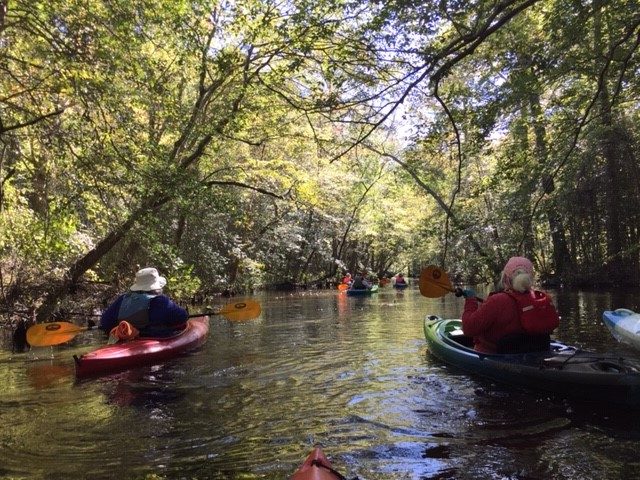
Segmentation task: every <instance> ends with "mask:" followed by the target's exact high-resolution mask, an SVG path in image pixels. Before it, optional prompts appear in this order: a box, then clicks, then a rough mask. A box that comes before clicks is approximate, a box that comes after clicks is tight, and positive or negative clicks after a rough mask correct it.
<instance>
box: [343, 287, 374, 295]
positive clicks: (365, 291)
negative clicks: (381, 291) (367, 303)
mask: <svg viewBox="0 0 640 480" xmlns="http://www.w3.org/2000/svg"><path fill="white" fill-rule="evenodd" d="M372 293H378V285H374V286H373V287H371V288H350V289H349V290H347V295H349V296H351V297H354V296H359V295H371V294H372Z"/></svg>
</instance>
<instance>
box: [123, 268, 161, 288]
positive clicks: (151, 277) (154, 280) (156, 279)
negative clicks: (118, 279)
mask: <svg viewBox="0 0 640 480" xmlns="http://www.w3.org/2000/svg"><path fill="white" fill-rule="evenodd" d="M166 284H167V279H166V278H164V277H161V276H160V274H159V273H158V270H156V269H155V268H143V269H142V270H139V271H138V273H136V281H135V283H134V284H133V285H131V289H130V290H133V291H134V292H150V291H151V290H160V289H161V288H162V287H164V286H165V285H166Z"/></svg>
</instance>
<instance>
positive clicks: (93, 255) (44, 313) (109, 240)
mask: <svg viewBox="0 0 640 480" xmlns="http://www.w3.org/2000/svg"><path fill="white" fill-rule="evenodd" d="M170 199H171V197H166V196H165V197H162V198H160V199H156V200H155V201H154V202H152V203H146V204H143V205H142V206H141V207H140V208H138V209H137V210H135V211H134V212H133V213H132V214H131V215H130V216H129V218H128V219H127V220H126V221H125V222H124V223H123V224H121V225H120V226H119V227H117V228H116V229H115V230H112V231H111V232H110V233H109V234H108V235H107V236H106V237H105V238H103V239H102V240H101V241H100V242H98V244H97V245H96V246H95V247H94V248H93V249H91V250H90V251H89V252H87V253H86V254H85V255H83V256H82V257H80V258H79V259H78V260H76V261H75V262H74V263H73V265H71V267H70V268H69V269H68V270H67V272H66V273H65V275H64V277H63V278H62V281H61V282H59V283H58V285H56V286H55V287H54V288H53V289H51V290H49V292H48V293H47V294H46V296H45V298H44V301H43V303H42V305H40V307H39V308H38V310H37V313H36V321H37V322H42V321H44V320H46V319H48V318H49V317H51V314H52V313H53V312H54V311H55V309H56V306H57V305H58V303H59V301H60V300H61V299H62V298H64V297H65V296H66V295H67V294H68V293H69V292H70V291H73V290H74V288H75V285H76V284H77V283H78V281H79V280H80V278H81V277H82V275H84V273H85V272H86V271H87V270H89V269H90V268H92V267H93V266H95V265H96V263H98V262H99V261H100V259H101V258H102V257H104V255H106V254H107V253H108V252H109V251H110V250H111V249H112V248H113V247H114V246H116V245H117V244H118V242H120V240H122V239H123V238H124V237H125V236H126V234H127V233H128V232H129V231H130V230H131V229H132V228H133V226H134V225H135V224H136V223H137V222H138V221H139V220H140V219H142V218H143V217H144V216H146V215H148V214H150V213H152V212H153V211H155V210H157V209H158V208H160V207H161V206H162V205H164V204H165V203H167V202H168V201H169V200H170Z"/></svg>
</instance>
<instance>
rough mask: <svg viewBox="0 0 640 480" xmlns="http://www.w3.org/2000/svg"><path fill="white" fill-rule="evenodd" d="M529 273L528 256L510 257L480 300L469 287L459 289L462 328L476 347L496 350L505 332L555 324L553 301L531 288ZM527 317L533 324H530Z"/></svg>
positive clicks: (537, 330)
mask: <svg viewBox="0 0 640 480" xmlns="http://www.w3.org/2000/svg"><path fill="white" fill-rule="evenodd" d="M533 277H534V274H533V264H532V263H531V262H530V261H529V260H528V259H526V258H524V257H512V258H510V259H509V261H508V262H507V264H506V265H505V266H504V269H503V270H502V275H501V278H500V282H499V284H498V290H499V291H498V292H496V293H493V294H491V295H490V296H489V297H488V298H487V299H486V300H485V301H484V302H482V303H480V302H479V301H478V299H477V298H476V296H475V293H474V292H473V290H471V289H466V290H463V291H462V294H463V295H464V297H465V299H466V300H465V303H464V311H463V313H462V330H463V332H464V334H465V335H466V336H469V337H473V346H474V349H475V350H476V351H478V352H482V353H497V352H498V349H497V345H498V342H499V341H500V340H501V339H504V337H506V336H510V335H532V334H534V333H535V334H537V335H540V334H549V333H551V332H552V331H553V330H554V328H555V327H557V326H558V323H559V317H558V313H557V311H556V309H555V307H554V306H553V304H551V302H550V300H549V299H548V298H547V297H546V295H545V294H544V293H543V292H539V291H536V290H533V289H532V286H533ZM531 319H533V322H534V323H537V325H534V326H533V327H530V326H529V325H530V324H529V323H528V322H530V321H531ZM524 325H527V328H525V326H524ZM533 330H535V331H533Z"/></svg>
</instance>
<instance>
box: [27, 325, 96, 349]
mask: <svg viewBox="0 0 640 480" xmlns="http://www.w3.org/2000/svg"><path fill="white" fill-rule="evenodd" d="M86 329H87V327H79V326H78V325H75V324H73V323H69V322H51V323H38V324H37V325H33V326H31V327H29V328H28V329H27V342H29V345H31V346H32V347H48V346H51V345H60V344H61V343H65V342H68V341H69V340H71V339H72V338H73V337H75V336H76V335H78V333H80V332H84V331H85V330H86Z"/></svg>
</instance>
